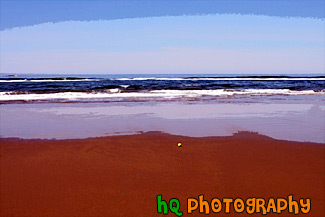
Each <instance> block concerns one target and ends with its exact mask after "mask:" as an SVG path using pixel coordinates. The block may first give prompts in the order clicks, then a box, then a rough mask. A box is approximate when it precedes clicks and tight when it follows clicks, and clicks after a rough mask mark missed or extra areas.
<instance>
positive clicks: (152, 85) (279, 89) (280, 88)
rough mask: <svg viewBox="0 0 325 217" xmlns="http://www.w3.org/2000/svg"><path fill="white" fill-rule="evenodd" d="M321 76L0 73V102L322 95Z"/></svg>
mask: <svg viewBox="0 0 325 217" xmlns="http://www.w3.org/2000/svg"><path fill="white" fill-rule="evenodd" d="M324 94H325V76H324V75H290V76H284V75H277V76H274V75H270V76H265V75H211V74H209V75H202V74H200V75H199V74H190V75H176V74H175V75H148V74H147V75H18V76H15V75H2V76H1V77H0V101H1V102H5V101H20V100H23V101H33V100H43V101H44V100H45V101H46V100H66V101H69V100H74V101H75V100H85V99H87V100H91V99H96V100H99V99H108V98H109V99H112V98H114V99H116V98H123V99H125V98H137V99H138V98H147V99H148V98H164V99H175V98H181V97H188V98H202V97H209V96H210V97H218V96H222V97H226V96H228V97H230V96H238V95H240V96H243V95H245V96H250V95H254V96H256V95H324Z"/></svg>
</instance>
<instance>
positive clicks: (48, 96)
mask: <svg viewBox="0 0 325 217" xmlns="http://www.w3.org/2000/svg"><path fill="white" fill-rule="evenodd" d="M272 95H325V91H318V92H315V91H313V90H304V91H294V90H288V89H280V90H273V89H246V90H226V89H219V90H153V91H148V92H121V91H120V90H119V89H117V88H116V89H110V90H108V91H106V92H92V93H86V92H63V93H44V94H17V93H14V92H0V101H20V100H23V101H32V100H69V101H78V100H94V99H97V100H100V99H103V100H105V99H117V98H122V99H123V98H124V99H125V98H130V99H132V98H134V99H145V98H148V99H158V100H160V99H163V100H164V99H175V98H201V97H218V96H221V97H222V96H225V97H227V96H272Z"/></svg>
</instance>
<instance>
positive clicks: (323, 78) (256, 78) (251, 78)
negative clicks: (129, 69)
mask: <svg viewBox="0 0 325 217" xmlns="http://www.w3.org/2000/svg"><path fill="white" fill-rule="evenodd" d="M105 80H107V81H112V80H117V81H145V80H157V81H181V80H192V81H200V80H201V81H208V80H212V81H227V80H229V81H277V80H278V81H286V80H287V81H303V80H307V81H325V76H310V77H290V76H236V77H185V78H168V77H166V78H163V77H161V78H157V77H136V78H128V77H125V78H110V79H106V78H77V77H75V78H74V77H73V78H71V77H60V78H29V79H27V78H15V79H12V78H0V82H64V81H68V82H69V81H74V82H77V81H105Z"/></svg>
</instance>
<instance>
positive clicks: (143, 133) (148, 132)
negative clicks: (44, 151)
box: [0, 131, 325, 145]
mask: <svg viewBox="0 0 325 217" xmlns="http://www.w3.org/2000/svg"><path fill="white" fill-rule="evenodd" d="M124 133H125V134H124ZM106 134H107V135H102V136H92V137H86V138H61V139H60V138H20V137H2V136H0V141H1V140H4V141H6V140H17V141H44V142H50V141H58V142H59V141H63V142H64V141H78V140H93V139H109V138H111V137H124V136H138V135H143V136H146V135H152V134H157V135H164V136H171V137H179V138H188V139H222V138H223V139H225V138H233V137H236V136H238V135H246V136H252V137H254V136H257V137H259V136H261V137H265V138H269V139H272V140H276V141H282V142H293V143H298V144H305V143H308V144H314V145H325V141H324V142H323V143H322V142H312V141H294V140H286V139H277V138H273V137H271V136H268V135H264V134H261V133H259V132H255V131H238V132H235V133H233V134H232V135H223V136H187V135H180V134H172V133H168V132H164V131H135V132H112V133H110V134H109V133H106Z"/></svg>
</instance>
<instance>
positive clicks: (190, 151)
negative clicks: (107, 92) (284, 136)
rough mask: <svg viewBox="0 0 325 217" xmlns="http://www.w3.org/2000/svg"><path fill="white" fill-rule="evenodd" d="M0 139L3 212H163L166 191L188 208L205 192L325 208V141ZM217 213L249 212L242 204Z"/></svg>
mask: <svg viewBox="0 0 325 217" xmlns="http://www.w3.org/2000/svg"><path fill="white" fill-rule="evenodd" d="M0 141H1V164H0V166H1V167H0V171H1V185H0V186H1V199H0V204H1V209H0V210H1V216H48V217H49V216H115V217H117V216H124V217H125V216H132V217H137V216H139V217H143V216H164V215H162V214H157V207H156V196H157V195H158V194H162V195H163V199H165V200H167V199H170V198H179V199H180V201H181V209H180V210H181V211H182V212H183V214H184V215H183V216H188V214H186V208H187V201H186V198H188V197H195V198H197V197H198V195H200V194H204V198H205V199H207V200H210V199H212V198H214V197H217V198H223V197H233V198H237V197H241V198H243V199H244V198H248V197H263V198H265V199H267V198H269V197H273V198H278V197H287V196H288V195H290V194H292V195H293V196H294V199H296V200H298V199H299V198H310V199H311V212H310V213H309V214H307V215H306V214H301V215H303V216H325V211H324V204H325V199H324V192H325V189H324V188H325V187H324V186H325V162H324V158H325V149H324V148H325V146H324V144H317V143H303V142H289V141H281V140H275V139H272V138H269V137H266V136H262V135H258V134H255V133H247V132H246V133H238V134H236V135H234V136H227V137H205V138H191V137H183V136H174V135H169V134H164V133H159V132H151V133H144V134H139V135H123V136H111V137H100V138H89V139H79V140H78V139H75V140H21V139H9V138H6V139H5V138H2V139H1V140H0ZM178 142H182V144H183V147H181V148H179V147H177V143H178ZM200 215H202V216H204V214H199V213H198V211H196V212H194V214H191V216H200ZM211 215H212V216H214V215H215V216H248V214H246V213H241V214H236V213H235V212H234V210H233V209H232V210H231V213H230V214H224V213H223V212H221V213H219V214H211ZM259 215H260V214H255V215H253V216H259ZM299 215H300V214H299ZM169 216H175V215H174V214H172V213H171V214H170V215H169ZM266 216H295V215H294V214H288V213H287V212H283V213H282V214H281V215H278V214H271V213H269V214H267V215H266Z"/></svg>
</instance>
